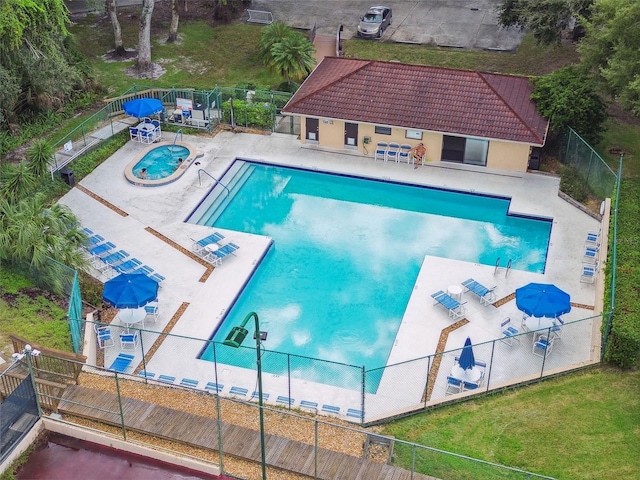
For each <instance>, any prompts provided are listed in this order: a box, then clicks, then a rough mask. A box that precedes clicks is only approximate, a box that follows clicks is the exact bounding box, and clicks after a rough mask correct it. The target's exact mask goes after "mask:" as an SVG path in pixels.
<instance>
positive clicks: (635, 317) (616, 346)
mask: <svg viewBox="0 0 640 480" xmlns="http://www.w3.org/2000/svg"><path fill="white" fill-rule="evenodd" d="M617 237H618V238H617V245H616V247H617V255H616V265H615V268H616V285H615V289H616V296H615V305H614V316H613V321H612V323H611V331H610V332H609V337H608V339H607V345H606V349H605V357H604V358H605V360H606V361H608V362H611V363H614V364H616V365H618V366H619V367H623V368H631V367H635V366H637V365H638V363H639V360H640V179H638V178H633V179H625V180H623V181H622V184H621V187H620V204H619V205H618V232H617ZM611 267H613V265H611ZM607 275H609V274H608V273H607ZM603 328H605V329H606V328H607V322H606V319H605V322H604V323H603Z"/></svg>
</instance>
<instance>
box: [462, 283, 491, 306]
mask: <svg viewBox="0 0 640 480" xmlns="http://www.w3.org/2000/svg"><path fill="white" fill-rule="evenodd" d="M462 286H463V287H464V288H466V289H467V291H469V292H472V293H475V294H476V295H477V296H478V298H479V299H480V303H481V304H482V305H484V306H487V305H490V304H492V303H493V302H494V301H495V299H496V294H495V289H496V287H495V286H493V287H491V288H487V287H485V286H484V285H482V284H480V283H478V282H476V281H475V280H474V279H473V278H470V279H468V280H465V281H464V282H462Z"/></svg>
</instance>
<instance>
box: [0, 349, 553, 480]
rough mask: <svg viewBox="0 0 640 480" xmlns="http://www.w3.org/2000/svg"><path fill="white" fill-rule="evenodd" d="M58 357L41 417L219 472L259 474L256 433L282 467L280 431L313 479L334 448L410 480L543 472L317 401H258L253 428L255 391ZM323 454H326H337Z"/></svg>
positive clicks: (43, 393) (270, 464)
mask: <svg viewBox="0 0 640 480" xmlns="http://www.w3.org/2000/svg"><path fill="white" fill-rule="evenodd" d="M107 348H108V347H107ZM32 363H33V362H30V361H29V359H28V358H25V359H24V360H22V362H21V366H22V368H23V370H24V369H27V370H31V364H32ZM65 363H67V364H68V365H67V366H66V367H65V370H73V371H79V370H80V369H82V373H80V374H79V375H78V377H77V380H76V382H72V383H70V384H67V386H66V388H65V389H58V390H52V389H48V390H39V391H38V397H37V398H38V399H39V402H40V405H42V409H43V411H44V413H45V414H47V415H48V414H49V413H51V412H56V413H57V415H56V416H55V417H50V419H51V420H52V421H53V420H54V419H55V418H57V419H58V421H62V422H65V423H69V424H71V425H76V426H81V427H82V428H89V429H92V430H96V431H100V432H103V433H105V434H107V435H109V436H112V437H113V438H121V439H123V440H125V441H129V442H134V443H138V444H142V445H148V446H151V447H152V448H154V449H159V450H163V451H168V452H174V453H177V454H179V455H188V456H190V457H192V458H197V459H199V460H200V461H204V462H210V463H212V464H217V465H219V466H220V467H221V469H222V471H223V472H224V473H225V474H228V475H234V476H238V478H258V477H259V471H260V463H259V462H260V458H261V457H260V455H259V454H258V453H257V452H258V448H257V446H258V445H260V444H262V442H263V441H264V445H265V459H266V464H267V467H266V468H267V473H269V472H272V473H275V470H272V469H274V468H277V469H279V470H281V469H285V470H287V469H288V468H287V467H286V465H287V459H286V457H287V456H280V455H278V452H279V449H280V447H281V446H282V441H283V439H289V440H291V442H292V443H291V444H290V447H289V448H290V449H292V450H293V449H295V448H298V449H299V451H300V452H304V454H303V457H302V458H297V457H294V458H293V459H289V461H291V462H293V463H294V464H298V465H300V467H299V471H304V472H305V475H308V476H310V477H314V478H327V477H326V473H327V468H328V466H327V465H329V464H330V462H329V461H328V459H329V458H330V457H331V456H332V455H333V456H335V455H343V457H340V458H343V460H342V461H351V462H357V461H358V460H357V459H358V458H365V459H367V460H369V461H371V462H374V463H378V464H381V465H384V464H388V465H393V466H396V467H399V468H402V469H404V470H408V471H410V472H411V473H412V474H415V478H416V479H420V478H425V477H424V476H423V475H435V476H436V477H440V478H448V479H465V478H487V479H493V478H495V479H503V478H508V479H512V478H513V479H520V478H522V479H524V478H528V479H532V478H551V477H547V476H543V475H537V474H534V473H531V472H527V471H524V470H520V469H516V468H511V467H506V466H503V465H499V464H495V463H491V462H486V461H482V460H477V459H474V458H471V457H467V456H464V455H459V454H454V453H452V452H447V451H443V450H438V449H434V448H429V447H425V446H421V445H418V444H415V443H412V442H406V441H401V440H397V439H394V438H392V437H385V436H382V435H378V434H376V433H373V432H372V431H368V430H364V429H361V428H359V427H357V426H355V427H354V426H352V425H348V424H346V423H343V422H340V421H338V420H335V421H328V419H327V418H325V417H324V416H321V415H319V413H320V408H318V407H316V408H313V407H307V408H304V407H300V406H296V407H295V408H291V409H289V408H287V407H286V406H280V405H265V406H264V407H263V408H262V417H263V420H264V421H263V427H262V429H261V428H260V417H261V415H260V412H261V410H260V407H259V406H258V405H257V400H256V399H253V400H249V399H247V398H246V397H245V398H242V395H241V394H238V395H230V396H222V395H219V394H217V393H216V392H214V391H206V390H205V391H203V390H201V389H196V388H193V387H191V386H183V385H179V384H171V385H169V384H168V383H166V382H164V381H160V380H159V379H158V378H156V379H154V380H151V379H149V378H143V377H141V376H140V375H131V374H123V373H119V372H115V371H109V370H107V369H104V368H101V367H97V366H90V365H88V364H83V363H81V362H75V361H73V360H70V359H65ZM27 379H28V380H30V377H28V378H27ZM22 385H27V386H28V385H32V384H31V383H30V382H29V383H24V384H21V385H20V386H19V387H17V388H15V389H14V391H13V392H12V394H11V395H13V394H18V395H20V394H21V393H23V392H21V390H20V389H22V388H24V387H23V386H22ZM30 399H31V400H30V402H22V401H21V402H20V405H21V408H22V409H24V408H27V407H26V405H30V408H32V409H33V406H34V405H36V403H35V399H36V396H35V395H33V391H32V393H31V396H30ZM3 404H4V403H3ZM37 412H38V411H37V408H36V410H35V413H36V414H37ZM36 418H37V415H36ZM3 422H4V419H3ZM202 432H205V433H202ZM3 439H4V436H3ZM163 439H165V440H163ZM248 445H252V447H251V448H248ZM239 458H245V459H248V460H250V461H249V462H247V461H242V460H239ZM331 458H333V460H334V461H335V458H338V457H335V458H334V457H331ZM290 469H291V470H293V471H296V470H295V469H293V468H290ZM445 473H446V474H445ZM470 475H471V476H470Z"/></svg>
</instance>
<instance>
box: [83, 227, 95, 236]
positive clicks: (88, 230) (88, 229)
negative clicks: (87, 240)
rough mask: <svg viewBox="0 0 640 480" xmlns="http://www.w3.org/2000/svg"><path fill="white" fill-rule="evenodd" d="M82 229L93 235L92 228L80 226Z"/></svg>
mask: <svg viewBox="0 0 640 480" xmlns="http://www.w3.org/2000/svg"><path fill="white" fill-rule="evenodd" d="M82 231H83V232H84V233H86V234H87V235H93V230H91V229H90V228H87V227H82Z"/></svg>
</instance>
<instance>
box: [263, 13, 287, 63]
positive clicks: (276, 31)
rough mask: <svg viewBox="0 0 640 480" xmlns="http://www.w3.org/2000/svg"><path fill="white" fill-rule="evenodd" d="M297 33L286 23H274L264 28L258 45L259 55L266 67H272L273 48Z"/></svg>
mask: <svg viewBox="0 0 640 480" xmlns="http://www.w3.org/2000/svg"><path fill="white" fill-rule="evenodd" d="M295 33H296V31H295V30H294V29H292V28H291V27H290V26H288V25H287V24H286V23H284V22H273V23H271V24H270V25H268V26H266V27H264V29H263V30H262V34H261V35H260V42H259V43H258V54H259V55H260V58H262V61H263V62H264V64H265V65H266V66H272V60H273V56H272V55H271V49H272V48H273V46H274V45H275V44H276V43H280V42H282V41H283V40H284V39H285V38H287V37H289V36H291V35H294V34H295Z"/></svg>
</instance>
